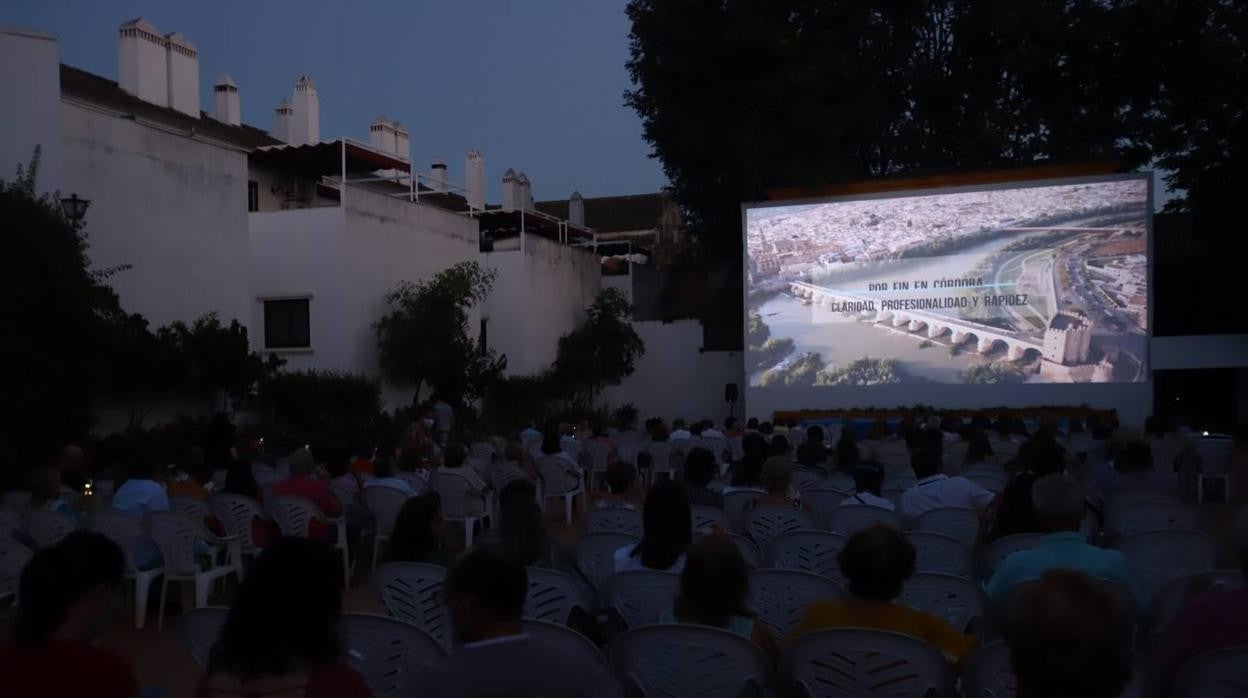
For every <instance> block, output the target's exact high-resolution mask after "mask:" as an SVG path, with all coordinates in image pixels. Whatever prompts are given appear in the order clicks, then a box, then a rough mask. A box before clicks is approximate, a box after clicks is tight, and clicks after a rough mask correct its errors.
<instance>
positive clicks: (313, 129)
mask: <svg viewBox="0 0 1248 698" xmlns="http://www.w3.org/2000/svg"><path fill="white" fill-rule="evenodd" d="M293 106H294V110H295V112H294V115H293V118H292V119H291V125H290V142H291V143H294V144H295V145H304V144H305V143H320V142H321V103H320V101H319V100H318V99H317V97H316V84H315V83H313V82H312V79H311V78H309V77H308V76H307V75H301V76H299V79H298V80H296V81H295V101H294V105H293Z"/></svg>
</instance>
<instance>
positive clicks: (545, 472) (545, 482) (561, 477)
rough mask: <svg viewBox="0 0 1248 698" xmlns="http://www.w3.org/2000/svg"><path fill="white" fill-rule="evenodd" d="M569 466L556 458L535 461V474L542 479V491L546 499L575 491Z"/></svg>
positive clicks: (564, 461) (546, 457)
mask: <svg viewBox="0 0 1248 698" xmlns="http://www.w3.org/2000/svg"><path fill="white" fill-rule="evenodd" d="M570 465H571V464H570V463H568V462H567V461H566V460H564V459H562V458H559V457H558V456H545V457H543V458H538V459H537V472H538V474H539V475H541V478H542V490H543V491H544V492H545V493H546V496H547V497H554V496H557V495H562V494H565V493H567V492H571V491H572V490H574V489H576V485H575V484H573V483H572V478H571V476H569V475H568V469H569V466H570Z"/></svg>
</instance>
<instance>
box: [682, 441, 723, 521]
mask: <svg viewBox="0 0 1248 698" xmlns="http://www.w3.org/2000/svg"><path fill="white" fill-rule="evenodd" d="M715 471H716V467H715V454H713V453H711V452H710V451H708V450H707V449H705V448H695V449H692V450H691V451H689V453H688V454H687V455H686V456H685V494H686V495H688V497H689V504H690V505H691V506H705V507H716V508H717V509H723V508H724V495H723V494H722V493H720V492H712V491H711V490H710V489H708V486H709V485H710V484H711V480H714V479H715Z"/></svg>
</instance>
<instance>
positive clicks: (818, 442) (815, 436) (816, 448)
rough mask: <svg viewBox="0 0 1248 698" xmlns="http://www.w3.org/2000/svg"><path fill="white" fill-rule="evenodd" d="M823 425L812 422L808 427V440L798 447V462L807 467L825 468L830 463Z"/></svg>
mask: <svg viewBox="0 0 1248 698" xmlns="http://www.w3.org/2000/svg"><path fill="white" fill-rule="evenodd" d="M825 438H826V437H825V436H824V433H823V427H821V426H819V425H818V424H812V425H810V426H809V427H807V428H806V440H805V441H803V442H802V444H801V445H800V446H798V447H797V462H798V463H800V464H801V465H804V466H806V467H807V468H824V467H826V466H827V464H828V449H827V447H826V446H824V440H825Z"/></svg>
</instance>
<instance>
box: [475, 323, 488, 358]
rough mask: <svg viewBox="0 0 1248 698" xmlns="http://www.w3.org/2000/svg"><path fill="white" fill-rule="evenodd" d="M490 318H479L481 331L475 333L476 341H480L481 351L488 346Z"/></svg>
mask: <svg viewBox="0 0 1248 698" xmlns="http://www.w3.org/2000/svg"><path fill="white" fill-rule="evenodd" d="M489 329H490V319H489V318H488V317H483V318H481V333H480V334H478V335H477V341H479V342H480V343H481V351H485V350H486V349H489V348H490V333H489Z"/></svg>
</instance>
